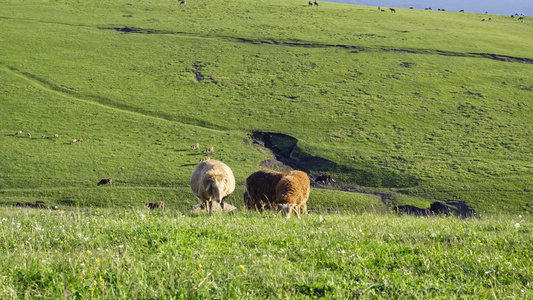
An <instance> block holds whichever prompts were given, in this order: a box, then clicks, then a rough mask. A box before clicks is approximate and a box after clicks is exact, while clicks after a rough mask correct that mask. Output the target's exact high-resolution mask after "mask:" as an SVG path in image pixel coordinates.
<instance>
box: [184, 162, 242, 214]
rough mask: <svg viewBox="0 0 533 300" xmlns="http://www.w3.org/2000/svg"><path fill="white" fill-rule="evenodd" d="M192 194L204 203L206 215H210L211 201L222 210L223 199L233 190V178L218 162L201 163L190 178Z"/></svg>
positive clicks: (224, 166)
mask: <svg viewBox="0 0 533 300" xmlns="http://www.w3.org/2000/svg"><path fill="white" fill-rule="evenodd" d="M191 190H192V192H193V194H194V195H195V196H196V197H198V198H199V199H200V200H201V201H203V202H204V203H205V208H206V210H207V212H208V213H212V206H213V201H216V202H217V203H220V206H221V208H222V209H224V199H225V198H227V197H229V196H230V195H231V193H233V191H234V190H235V177H234V176H233V172H232V171H231V169H230V168H229V167H228V166H227V165H226V164H224V163H223V162H220V161H218V160H214V159H209V160H205V161H202V162H201V163H200V164H198V166H196V168H195V169H194V171H193V172H192V176H191Z"/></svg>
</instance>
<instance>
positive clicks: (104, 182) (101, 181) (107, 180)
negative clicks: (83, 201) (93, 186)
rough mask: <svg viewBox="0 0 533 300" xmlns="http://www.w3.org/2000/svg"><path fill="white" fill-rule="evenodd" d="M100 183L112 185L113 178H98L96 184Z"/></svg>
mask: <svg viewBox="0 0 533 300" xmlns="http://www.w3.org/2000/svg"><path fill="white" fill-rule="evenodd" d="M101 184H109V185H113V179H111V178H105V179H102V180H100V182H98V184H97V186H98V185H101Z"/></svg>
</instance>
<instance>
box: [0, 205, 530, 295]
mask: <svg viewBox="0 0 533 300" xmlns="http://www.w3.org/2000/svg"><path fill="white" fill-rule="evenodd" d="M0 236H1V240H2V243H0V252H1V253H2V259H1V260H0V273H1V274H2V276H0V298H2V299H37V298H45V299H63V298H65V299H219V298H224V299H287V298H288V299H419V298H423V299H531V297H533V287H532V278H533V277H532V276H533V274H532V270H533V261H532V257H533V252H532V250H531V243H533V223H532V221H531V217H530V216H522V215H492V216H481V217H480V218H470V219H458V218H454V217H452V218H441V217H438V216H437V217H429V218H419V217H412V216H404V217H397V216H394V215H390V214H380V213H375V212H374V213H358V214H354V213H341V214H332V213H329V214H323V215H322V214H310V215H305V216H302V218H300V219H297V218H291V219H284V218H282V217H281V216H280V215H279V214H278V215H274V214H271V213H265V214H262V215H258V214H256V213H253V212H247V211H246V210H239V211H238V212H236V213H230V214H215V215H213V216H208V215H205V214H203V215H196V216H195V215H182V214H180V213H177V212H176V211H172V210H166V211H165V214H164V215H163V214H162V213H161V212H160V211H155V212H151V211H149V210H146V209H128V208H119V209H108V208H102V209H100V208H91V209H87V208H82V207H80V208H71V209H68V210H34V209H25V208H23V209H21V208H6V207H4V208H2V209H0Z"/></svg>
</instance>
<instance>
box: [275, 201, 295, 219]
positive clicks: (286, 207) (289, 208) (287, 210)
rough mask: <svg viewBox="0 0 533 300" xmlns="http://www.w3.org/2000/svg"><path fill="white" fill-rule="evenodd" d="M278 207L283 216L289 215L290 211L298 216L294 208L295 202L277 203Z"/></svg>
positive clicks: (288, 216) (287, 216)
mask: <svg viewBox="0 0 533 300" xmlns="http://www.w3.org/2000/svg"><path fill="white" fill-rule="evenodd" d="M278 208H279V209H280V210H281V215H283V216H285V218H287V219H288V218H290V217H291V212H292V211H294V212H295V213H296V215H297V216H298V218H299V217H300V215H299V214H298V211H297V210H296V204H279V203H278Z"/></svg>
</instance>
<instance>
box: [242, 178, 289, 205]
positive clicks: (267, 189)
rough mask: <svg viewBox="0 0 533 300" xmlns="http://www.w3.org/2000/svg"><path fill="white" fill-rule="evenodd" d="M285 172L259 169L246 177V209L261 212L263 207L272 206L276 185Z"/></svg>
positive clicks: (274, 200)
mask: <svg viewBox="0 0 533 300" xmlns="http://www.w3.org/2000/svg"><path fill="white" fill-rule="evenodd" d="M285 175H286V173H281V172H276V171H273V170H260V171H257V172H255V173H253V174H252V175H250V176H248V178H246V192H247V195H248V197H249V200H248V201H247V199H246V197H245V199H244V202H245V204H246V207H248V209H253V210H255V211H257V212H262V211H263V210H264V209H269V208H273V206H274V204H275V202H276V186H277V185H278V183H279V181H280V180H281V178H283V176H285Z"/></svg>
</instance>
